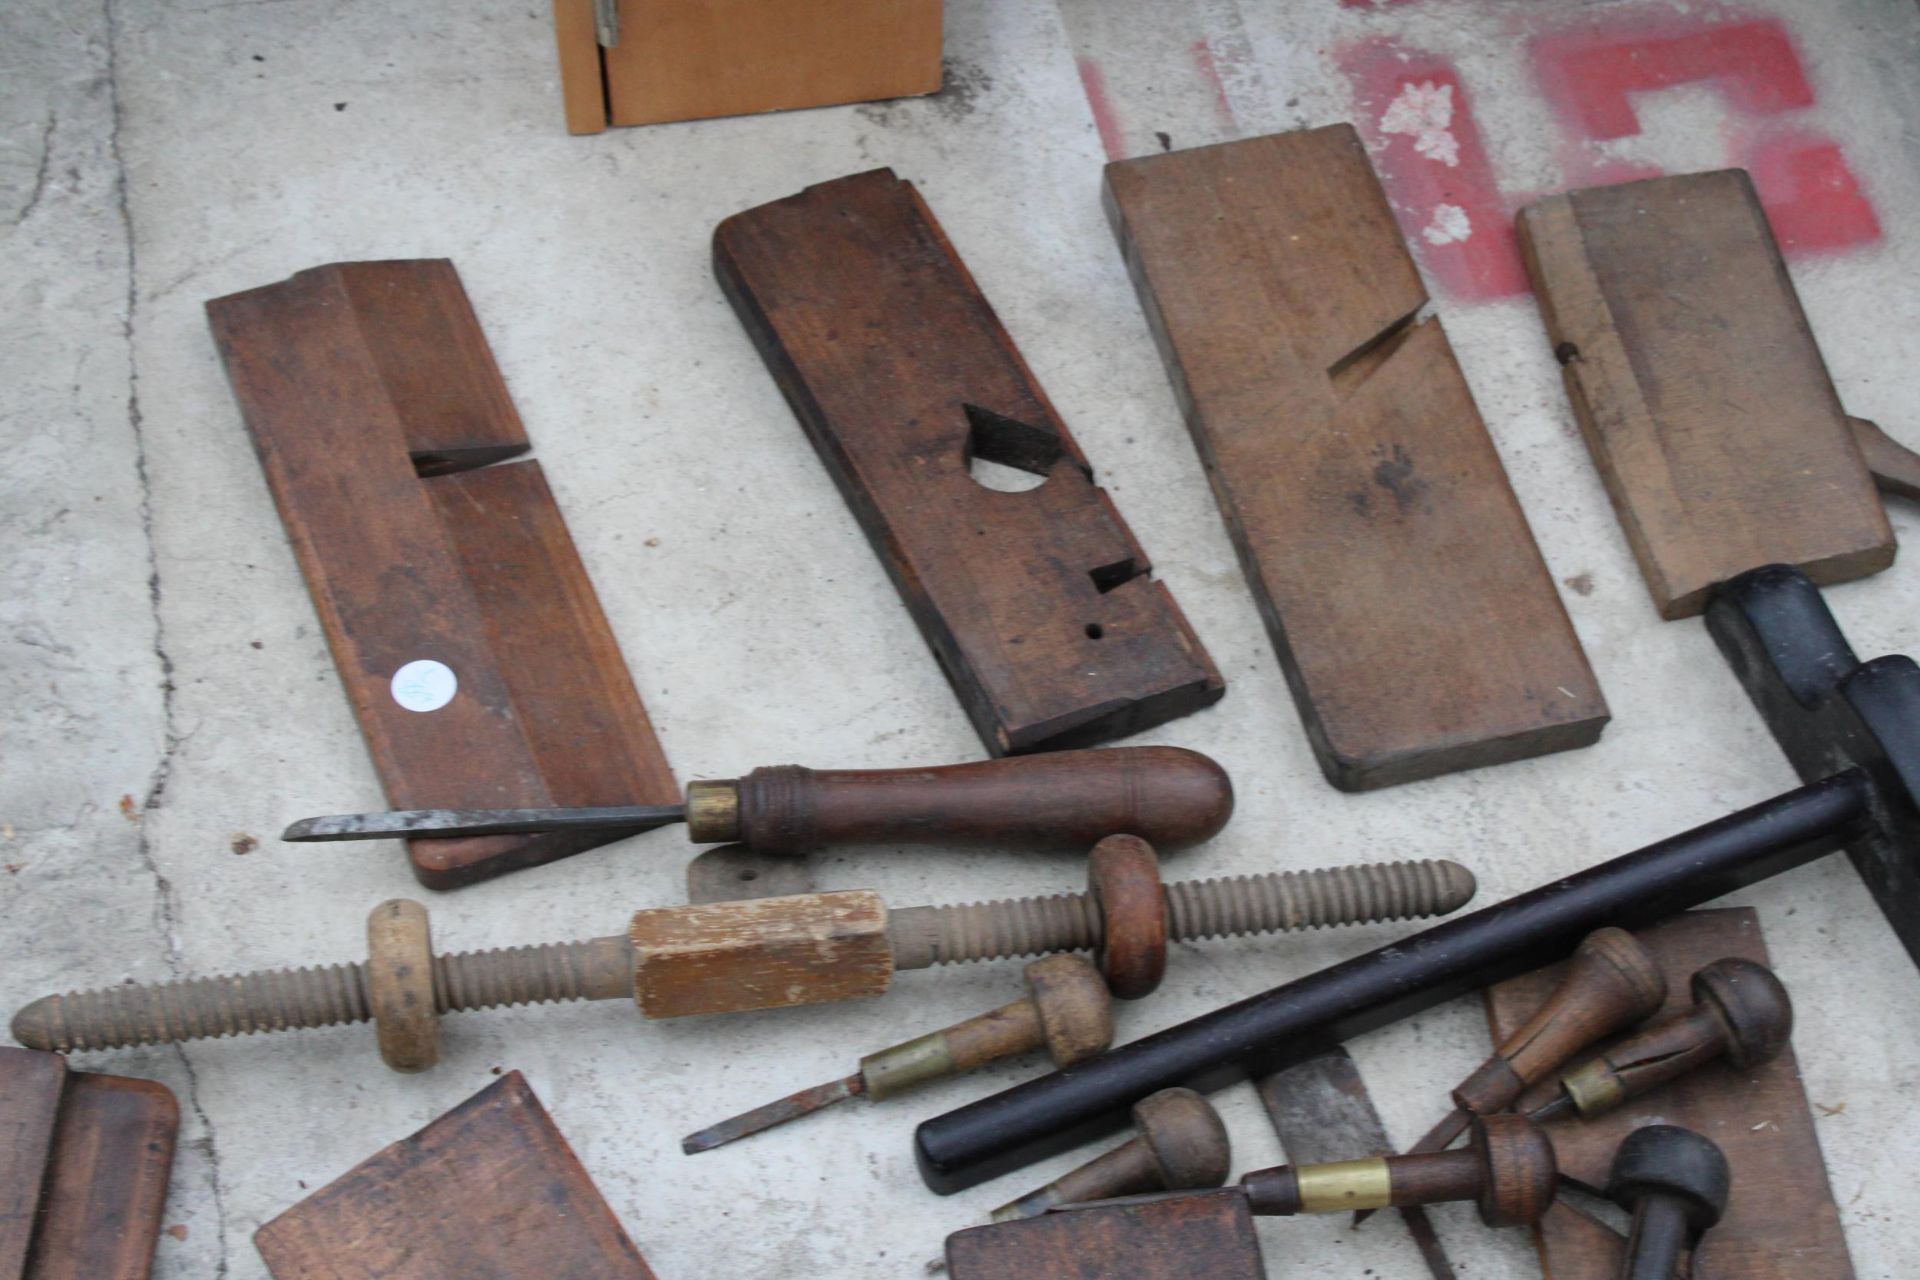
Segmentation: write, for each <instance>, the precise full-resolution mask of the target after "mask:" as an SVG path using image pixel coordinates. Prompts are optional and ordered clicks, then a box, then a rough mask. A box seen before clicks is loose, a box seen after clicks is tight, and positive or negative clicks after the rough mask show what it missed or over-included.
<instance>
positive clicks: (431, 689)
mask: <svg viewBox="0 0 1920 1280" xmlns="http://www.w3.org/2000/svg"><path fill="white" fill-rule="evenodd" d="M459 690H460V680H459V678H458V677H457V676H455V675H454V674H453V668H452V667H450V666H448V665H447V664H446V663H444V662H435V661H434V660H433V659H432V658H416V659H415V660H414V661H412V662H409V663H408V664H407V665H406V666H404V667H402V668H400V669H399V670H398V671H396V672H394V673H393V700H394V701H395V702H397V703H399V704H400V705H401V706H403V707H405V708H406V709H407V710H409V711H438V710H439V709H440V708H442V707H444V706H446V705H447V704H448V703H449V702H452V701H453V695H454V694H455V693H457V692H459Z"/></svg>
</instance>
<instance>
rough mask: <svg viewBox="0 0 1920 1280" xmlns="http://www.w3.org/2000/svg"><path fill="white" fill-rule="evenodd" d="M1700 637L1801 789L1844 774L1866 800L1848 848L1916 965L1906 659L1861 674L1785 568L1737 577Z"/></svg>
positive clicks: (1916, 768)
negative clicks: (1862, 785) (1854, 774)
mask: <svg viewBox="0 0 1920 1280" xmlns="http://www.w3.org/2000/svg"><path fill="white" fill-rule="evenodd" d="M1707 630H1708V631H1710V632H1711V633H1712V634H1713V638H1714V641H1715V642H1716V643H1717V644H1718V645H1719V646H1720V652H1721V655H1722V656H1723V657H1725V658H1726V660H1727V665H1729V666H1730V667H1732V668H1733V673H1734V675H1735V676H1737V677H1738V678H1739V680H1740V683H1741V684H1742V685H1743V686H1744V687H1745V688H1746V691H1747V696H1748V697H1749V698H1751V699H1752V700H1753V703H1754V706H1755V707H1757V708H1758V709H1759V711H1760V715H1761V717H1762V718H1763V719H1765V720H1766V722H1767V727H1768V728H1770V729H1771V730H1772V731H1773V736H1774V739H1775V740H1776V741H1777V742H1779V744H1780V747H1781V749H1782V750H1783V751H1784V752H1785V753H1786V756H1787V759H1788V760H1789V761H1790V762H1791V763H1792V764H1793V767H1794V769H1795V770H1796V771H1797V772H1798V773H1799V774H1800V776H1801V777H1802V778H1803V779H1805V780H1807V781H1809V782H1811V781H1815V780H1817V779H1820V778H1825V777H1830V776H1832V775H1834V774H1835V773H1837V772H1839V771H1841V770H1844V769H1846V768H1848V767H1852V768H1855V769H1858V770H1860V771H1861V772H1862V773H1863V774H1864V776H1865V777H1866V778H1867V780H1868V781H1869V783H1870V784H1871V786H1872V788H1873V793H1874V804H1873V805H1872V818H1873V820H1872V821H1871V822H1870V823H1868V824H1866V825H1864V826H1863V827H1862V828H1861V829H1860V830H1858V831H1857V832H1856V833H1855V834H1854V835H1853V837H1852V838H1851V839H1850V840H1849V841H1848V843H1847V852H1848V855H1849V856H1850V857H1851V858H1852V860H1853V865H1854V869H1855V870H1856V871H1858V872H1859V873H1860V878H1861V879H1862V880H1863V881H1865V882H1866V886H1867V889H1868V890H1869V891H1870V892H1871V893H1872V894H1873V896H1874V900H1875V901H1876V902H1878V903H1879V905H1880V910H1881V912H1882V913H1883V914H1885V916H1886V918H1887V922H1888V923H1889V924H1891V925H1892V926H1893V930H1894V932H1895V933H1896V934H1898V935H1899V937H1900V941H1901V943H1902V944H1903V945H1904V946H1905V947H1906V949H1907V954H1908V955H1910V956H1912V957H1913V958H1914V961H1915V963H1920V860H1916V859H1915V858H1914V857H1913V852H1912V851H1913V850H1914V849H1916V848H1920V665H1916V664H1915V662H1914V661H1913V659H1911V658H1909V657H1906V656H1904V655H1889V656H1886V657H1880V658H1873V659H1869V660H1868V661H1865V662H1862V661H1860V660H1859V659H1858V658H1857V657H1855V656H1854V652H1853V647H1852V646H1851V645H1849V644H1848V643H1847V638H1846V636H1845V635H1844V634H1842V632H1841V630H1840V627H1839V624H1838V623H1836V622H1835V621H1834V619H1833V614H1832V613H1830V612H1829V611H1828V609H1827V606H1826V602H1825V601H1824V600H1822V599H1821V597H1820V591H1819V589H1818V588H1817V587H1815V586H1814V585H1813V583H1812V582H1811V581H1810V580H1809V579H1808V578H1807V576H1806V575H1804V574H1802V573H1799V572H1798V571H1796V570H1794V569H1790V568H1787V567H1786V566H1784V565H1769V566H1767V567H1765V568H1761V569H1756V570H1754V571H1753V572H1751V573H1744V574H1741V575H1740V576H1739V577H1737V578H1735V579H1734V580H1733V581H1731V582H1729V583H1727V584H1725V585H1724V586H1723V587H1721V588H1720V590H1719V591H1717V592H1716V593H1715V595H1714V598H1713V603H1712V604H1711V605H1709V606H1708V608H1707Z"/></svg>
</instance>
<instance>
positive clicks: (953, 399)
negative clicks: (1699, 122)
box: [713, 169, 1226, 755]
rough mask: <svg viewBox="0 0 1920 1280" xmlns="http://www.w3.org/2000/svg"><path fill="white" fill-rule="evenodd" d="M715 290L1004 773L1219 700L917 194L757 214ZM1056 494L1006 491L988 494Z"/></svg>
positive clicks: (1175, 612) (740, 230)
mask: <svg viewBox="0 0 1920 1280" xmlns="http://www.w3.org/2000/svg"><path fill="white" fill-rule="evenodd" d="M713 255H714V270H715V272H716V274H717V275H718V276H719V278H720V284H721V287H722V288H723V289H725V290H726V293H727V297H728V299H729V300H731V301H732V303H733V306H734V310H735V311H736V312H737V313H738V314H739V316H740V320H741V323H742V324H744V325H745V326H746V328H747V332H748V334H749V335H750V336H751V337H752V339H753V342H754V345H755V346H757V347H758V348H759V350H760V355H761V358H762V359H764V360H765V361H766V363H767V367H768V369H769V370H770V371H771V372H772V373H773V376H774V380H775V381H776V382H777V383H779V385H780V389H781V391H783V392H784V393H785V394H786V397H787V402H788V403H789V404H790V405H792V406H793V410H794V413H795V415H796V416H797V417H798V418H799V419H800V424H801V426H802V427H803V428H804V429H805V431H806V433H807V435H808V437H809V438H810V439H811V440H812V441H813V445H814V448H815V449H816V450H817V451H818V453H819V455H820V459H821V461H822V462H824V463H825V464H826V467H827V470H828V472H829V473H830V474H831V475H832V476H833V479H834V482H835V483H836V484H838V485H839V486H840V492H841V494H842V495H843V496H844V497H845V498H846V500H847V505H848V506H849V507H851V508H852V509H853V514H854V516H855V517H856V518H857V519H858V520H859V521H860V524H861V526H862V527H863V528H864V529H865V531H866V534H867V540H868V541H869V542H870V543H872V545H873V548H874V551H875V552H876V553H877V554H878V555H879V556H880V559H881V562H882V563H883V564H884V565H885V566H886V569H887V571H888V573H890V574H891V575H892V577H893V580H894V585H895V586H896V587H897V588H898V589H899V591H900V595H901V597H902V599H904V600H905V601H906V604H907V607H908V609H909V610H910V611H911V612H912V614H913V617H914V621H915V622H917V623H918V624H919V626H920V633H921V635H922V636H924V637H925V638H926V641H927V643H928V645H929V646H931V647H932V649H933V652H934V655H935V657H936V658H937V659H938V660H939V661H940V664H941V666H942V669H943V670H944V671H945V672H946V675H947V678H948V680H950V681H951V682H952V684H953V687H954V691H955V692H956V693H957V694H958V695H959V697H960V701H961V704H962V705H963V706H964V707H965V708H966V711H967V714H968V716H969V717H970V718H971V719H972V721H973V724H974V728H975V730H976V731H977V732H978V733H979V734H980V737H981V740H982V741H983V742H985V743H986V745H987V748H988V750H990V751H992V752H993V754H995V755H1006V754H1018V753H1021V752H1027V751H1045V750H1056V749H1061V748H1067V747H1084V746H1092V745H1094V744H1096V743H1099V742H1103V741H1106V740H1108V739H1112V738H1117V737H1121V736H1123V735H1125V734H1129V733H1134V732H1137V731H1139V730H1142V729H1146V728H1150V727H1152V726H1153V725H1156V724H1160V723H1162V722H1164V721H1167V720H1171V719H1173V718H1174V717H1176V716H1182V715H1186V714H1187V713H1188V712H1191V711H1195V710H1197V709H1199V708H1201V707H1204V706H1207V705H1209V704H1211V703H1213V702H1215V701H1217V700H1218V699H1219V697H1220V695H1221V694H1222V692H1223V691H1224V690H1225V688H1226V686H1225V684H1224V683H1223V682H1222V680H1221V678H1220V673H1219V672H1218V671H1217V670H1215V668H1214V665H1213V661H1212V659H1210V658H1209V657H1208V656H1207V653H1206V650H1205V649H1204V648H1202V647H1201V644H1200V641H1199V639H1198V637H1196V636H1195V635H1194V634H1193V631H1192V629H1191V628H1190V627H1188V625H1187V620H1186V617H1185V615H1183V614H1182V613H1181V612H1180V607H1179V605H1177V604H1176V603H1174V599H1173V596H1172V595H1171V594H1170V593H1169V592H1168V591H1167V588H1166V587H1165V585H1163V584H1162V583H1160V582H1158V581H1156V580H1154V579H1153V577H1152V576H1151V568H1152V566H1151V565H1150V564H1149V562H1148V560H1147V556H1146V553H1145V552H1144V551H1142V550H1141V548H1140V546H1139V544H1138V543H1137V542H1135V541H1134V538H1133V534H1132V533H1131V532H1130V531H1129V530H1128V528H1127V525H1126V522H1125V521H1123V520H1122V519H1121V518H1120V513H1119V512H1118V511H1117V510H1115V508H1114V505H1113V502H1112V500H1111V499H1110V498H1108V496H1107V493H1106V491H1105V490H1104V489H1101V488H1100V487H1099V486H1098V485H1096V484H1095V483H1094V480H1093V469H1092V467H1091V466H1090V465H1089V464H1088V462H1087V460H1086V458H1085V457H1084V456H1083V455H1082V454H1081V452H1080V449H1079V447H1078V446H1077V445H1076V444H1075V443H1074V440H1073V437H1072V436H1071V435H1070V434H1068V432H1067V428H1066V424H1065V423H1063V422H1061V420H1060V417H1059V415H1058V414H1056V413H1055V412H1054V409H1053V406H1052V405H1051V404H1049V403H1048V401H1047V398H1046V394H1045V393H1044V392H1043V391H1042V390H1041V389H1040V386H1039V384H1038V383H1037V382H1036V381H1035V380H1034V377H1033V373H1032V371H1031V370H1029V369H1028V368H1027V364H1026V361H1025V360H1023V359H1021V357H1020V353H1019V351H1018V349H1017V348H1015V346H1014V345H1013V340H1012V338H1010V337H1009V336H1008V334H1007V331H1006V330H1005V329H1004V328H1003V327H1002V326H1001V324H1000V320H999V317H997V316H996V315H995V314H994V312H993V308H992V307H991V306H990V305H988V303H987V300H986V298H985V297H983V296H982V295H981V293H980V289H979V287H978V286H977V285H975V284H974V282H973V277H972V276H971V275H970V274H969V273H968V272H967V268H966V266H965V264H964V263H962V262H961V260H960V257H959V255H958V254H956V253H955V252H954V249H953V246H952V245H951V244H949V243H948V242H947V238H946V235H945V234H944V233H943V232H942V231H941V229H940V224H939V223H938V222H936V221H935V220H934V217H933V214H932V212H931V211H930V210H929V209H928V208H927V206H926V205H925V203H923V202H922V201H921V199H920V196H919V193H918V192H916V191H915V190H914V188H913V184H912V183H909V182H903V181H901V180H900V179H899V178H897V177H895V176H894V174H893V171H892V170H890V169H874V170H871V171H869V172H867V173H860V174H855V175H853V176H851V177H846V178H841V179H839V180H837V181H834V182H824V183H821V184H819V185H817V186H812V187H808V188H807V189H806V190H805V191H803V192H801V193H800V194H799V195H797V196H791V197H789V198H787V199H785V200H776V201H774V202H773V203H771V204H765V205H761V206H759V207H758V208H754V209H748V210H747V211H745V212H744V213H738V214H735V215H734V216H733V217H731V218H728V219H727V220H726V221H725V222H723V223H721V224H720V226H719V228H718V230H716V231H715V233H714V244H713ZM976 461H981V462H983V463H994V464H1002V465H1004V467H1005V468H1008V469H1010V471H1025V472H1027V473H1029V474H1030V475H1032V476H1039V477H1042V479H1041V480H1040V481H1039V482H1038V483H1037V487H1026V488H1023V489H1020V490H1018V491H1013V490H1010V489H1008V488H1005V487H1000V486H998V485H997V484H995V483H990V478H989V477H986V476H983V475H978V474H976V472H975V470H974V467H973V464H974V463H975V462H976Z"/></svg>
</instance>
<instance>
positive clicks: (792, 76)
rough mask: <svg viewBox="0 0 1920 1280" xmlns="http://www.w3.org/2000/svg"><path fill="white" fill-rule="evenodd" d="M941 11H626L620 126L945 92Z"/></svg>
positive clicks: (645, 0)
mask: <svg viewBox="0 0 1920 1280" xmlns="http://www.w3.org/2000/svg"><path fill="white" fill-rule="evenodd" d="M941 9H942V0H621V4H620V43H619V44H618V45H616V46H615V47H613V48H611V49H608V50H607V51H606V55H605V57H606V83H607V96H608V100H609V103H610V106H611V118H612V122H613V123H614V124H620V125H627V124H655V123H659V122H662V121H668V120H698V119H702V118H705V117H708V116H735V115H746V114H750V113H752V112H757V111H785V110H791V109H793V108H796V107H824V106H831V105H833V104H835V103H841V102H865V101H868V100H870V99H874V98H900V97H907V96H909V95H913V94H922V93H932V92H933V91H934V90H936V89H938V88H939V87H940V77H941V63H940V28H941Z"/></svg>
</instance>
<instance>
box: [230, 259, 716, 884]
mask: <svg viewBox="0 0 1920 1280" xmlns="http://www.w3.org/2000/svg"><path fill="white" fill-rule="evenodd" d="M207 315H208V319H209V321H210V323H211V324H212V327H213V331H214V336H215V338H216V339H217V341H218V343H219V346H220V354H221V356H222V358H223V360H224V361H225V363H226V367H227V375H228V378H229V379H230V381H231V382H232V384H233V390H234V395H235V397H236V398H237V399H238V401H239V403H240V407H241V411H242V413H243V414H244V416H245V418H246V423H247V428H248V431H249V433H250V434H251V436H252V437H253V442H254V446H255V448H256V450H257V451H258V453H259V455H260V462H261V466H262V469H263V470H264V471H265V472H266V476H267V482H268V485H269V487H270V488H271V489H272V491H273V497H274V502H275V504H276V506H277V507H278V508H279V511H280V518H281V521H282V523H283V524H285V526H286V529H287V535H288V537H289V539H290V540H291V541H292V543H293V549H294V553H295V555H296V556H297V557H298V559H299V562H300V568H301V572H302V573H303V575H304V576H305V578H306V582H307V589H308V591H309V593H310V594H311V595H312V597H313V601H314V606H315V608H316V610H317V611H318V613H319V616H320V622H321V625H322V627H323V628H324V630H325V631H326V635H327V643H328V646H329V647H330V648H331V650H332V652H333V658H334V664H335V666H336V667H337V668H338V670H339V672H340V677H341V681H342V683H343V685H344V686H345V691H346V694H347V698H348V700H349V702H350V703H351V704H352V706H353V709H354V714H355V716H356V718H357V719H358V721H359V724H360V731H361V734H362V736H363V737H364V738H365V739H366V742H367V747H368V750H369V752H370V754H371V755H372V757H373V762H374V765H375V767H376V768H377V769H378V771H379V773H380V780H381V783H382V786H383V787H384V789H385V791H386V795H387V800H388V802H389V803H391V804H392V805H393V806H394V807H396V808H402V809H421V808H514V807H521V806H542V805H555V804H558V805H591V804H671V803H673V802H675V801H676V800H678V799H679V790H678V787H677V786H676V784H675V783H674V779H673V775H672V772H671V770H670V769H669V768H668V766H667V762H666V756H665V753H664V752H663V751H662V750H661V749H660V745H659V743H658V741H657V740H656V739H655V737H654V735H653V731H652V727H651V725H650V724H649V723H648V720H647V716H646V711H645V709H644V707H642V705H641V703H640V699H639V696H638V695H637V694H636V693H635V692H634V690H633V681H632V677H631V676H630V675H629V674H628V672H627V669H626V665H625V663H624V662H623V661H622V660H621V658H620V654H619V650H618V648H617V647H616V646H615V644H614V642H613V637H612V633H611V632H610V631H609V629H608V627H607V623H606V619H605V617H604V616H603V615H602V613H601V611H600V606H599V600H598V598H597V597H596V596H595V594H594V590H593V585H592V583H591V582H590V581H589V580H588V578H587V576H586V570H585V568H584V567H583V566H582V565H581V563H580V559H579V556H578V554H577V553H576V552H575V550H574V546H573V541H572V539H571V538H570V537H569V536H568V533H567V529H566V524H565V522H564V520H563V519H562V518H561V516H560V512H559V509H558V507H557V505H556V504H555V503H554V500H553V495H552V493H551V492H550V491H549V490H548V488H547V485H546V483H545V481H544V479H543V478H542V476H541V472H540V468H539V464H538V463H535V462H529V461H522V462H514V463H509V464H504V465H500V466H493V467H486V466H485V464H487V463H494V462H498V461H499V460H500V459H502V458H506V457H511V456H513V455H515V454H519V453H522V452H524V451H525V450H526V449H527V447H528V444H527V438H526V433H525V431H524V429H523V428H522V426H521V424H520V419H519V415H518V414H517V413H516V412H515V410H514V407H513V402H512V400H511V399H510V398H509V397H508V394H507V388H506V383H505V381H504V380H503V379H502V378H501V375H500V371H499V369H498V367H497V366H496V365H495V363H494V359H493V355H492V352H491V351H490V350H489V348H488V346H487V342H486V337H485V335H484V334H483V333H482V332H481V330H480V325H479V321H478V319H477V318H476V317H475V315H474V312H473V308H472V306H471V304H470V303H469V302H468V300H467V295H466V291H465V290H464V289H463V288H462V287H461V284H460V278H459V276H458V275H457V274H456V273H455V271H454V269H453V265H452V264H451V263H449V262H446V261H442V260H420V261H394V262H354V263H336V264H333V265H330V266H324V267H316V268H314V269H312V270H309V271H303V272H300V273H299V274H298V275H295V276H293V277H292V278H291V279H288V280H284V281H281V282H279V283H278V284H272V285H267V286H265V287H263V288H258V289H251V290H248V291H246V292H244V293H237V294H232V295H230V296H227V297H224V298H216V299H214V300H213V301H211V302H209V303H208V304H207ZM421 659H425V660H431V661H434V662H439V663H442V664H444V665H445V666H446V667H447V668H449V669H450V670H451V671H452V672H453V674H454V677H455V679H456V680H457V682H458V687H457V690H456V691H455V692H454V694H453V696H452V699H451V701H448V702H447V703H446V704H445V705H443V706H439V707H437V708H434V709H428V710H412V709H409V708H408V707H406V706H403V705H402V704H401V703H400V701H399V700H398V699H397V698H396V695H395V693H394V690H393V686H392V681H393V677H394V675H395V674H396V672H398V671H399V670H400V668H401V667H403V666H405V665H406V664H408V663H410V662H413V661H415V660H421ZM614 838H618V833H599V834H597V835H587V836H584V837H583V836H581V835H578V834H565V833H549V834H546V835H535V836H481V837H473V838H467V839H435V840H413V841H409V842H408V850H409V854H410V856H411V857H412V860H413V869H414V873H415V875H416V876H418V877H419V878H420V879H421V881H422V882H423V883H425V884H428V885H430V886H432V887H435V888H447V887H451V886H453V885H458V884H464V883H467V882H469V881H471V880H475V879H480V878H482V877H485V876H489V875H495V874H498V873H500V872H502V871H506V870H511V869H513V868H515V867H520V866H526V865H529V864H531V863H536V862H544V861H549V860H551V859H553V858H557V857H563V856H565V855H567V854H570V853H575V852H578V851H580V850H581V849H584V848H590V847H592V846H593V845H595V844H602V843H606V842H607V840H609V839H614Z"/></svg>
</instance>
